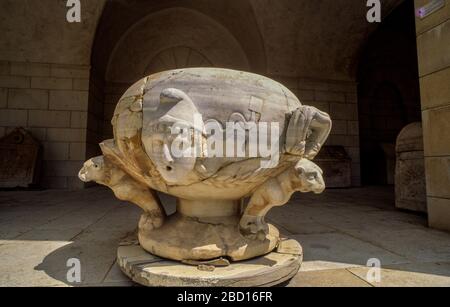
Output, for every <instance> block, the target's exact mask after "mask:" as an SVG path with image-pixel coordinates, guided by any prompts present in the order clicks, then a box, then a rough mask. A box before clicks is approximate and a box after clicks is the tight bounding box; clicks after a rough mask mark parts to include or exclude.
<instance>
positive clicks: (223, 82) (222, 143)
mask: <svg viewBox="0 0 450 307" xmlns="http://www.w3.org/2000/svg"><path fill="white" fill-rule="evenodd" d="M112 125H113V130H114V139H113V140H107V141H104V142H103V143H101V144H100V147H101V150H102V152H103V155H102V156H99V157H95V158H92V159H91V160H88V161H87V162H86V163H85V164H84V166H83V168H82V169H81V171H80V173H79V177H80V179H81V180H83V181H95V182H97V183H99V184H102V185H106V186H108V187H110V188H111V189H112V190H113V192H114V194H115V195H116V197H118V198H119V199H122V200H126V201H130V202H132V203H134V204H136V205H138V206H139V207H141V208H142V210H143V214H142V216H141V219H140V221H139V227H138V238H139V243H140V245H141V246H142V248H144V249H145V250H146V251H148V252H149V253H151V254H152V255H156V256H159V257H162V258H165V259H171V260H174V261H183V262H193V263H199V262H202V261H203V262H208V263H210V261H214V259H228V260H231V262H233V261H242V260H246V259H251V258H255V257H258V256H261V255H265V254H268V253H270V252H272V251H273V250H274V249H276V248H277V246H279V243H280V234H279V232H278V230H277V229H276V228H275V227H274V226H273V225H270V224H268V223H266V221H265V220H264V217H265V215H266V214H267V212H268V211H269V210H270V209H271V208H272V207H274V206H280V205H284V204H285V203H287V202H288V200H289V198H290V197H291V195H292V194H293V193H294V192H296V191H300V192H314V193H321V192H322V191H323V190H324V189H325V184H324V181H323V178H322V171H321V170H320V168H319V167H318V166H316V165H315V164H314V163H313V162H312V161H311V160H312V159H313V158H314V157H315V156H316V155H317V153H318V152H319V150H320V148H321V147H322V145H323V143H324V142H325V140H326V138H327V137H328V135H329V133H330V129H331V120H330V117H329V116H328V114H326V113H324V112H321V111H320V110H318V109H316V108H314V107H309V106H303V105H302V104H301V103H300V101H299V100H298V99H297V98H296V97H295V96H294V95H293V94H292V93H291V92H290V91H289V90H288V89H287V88H286V87H284V86H283V85H281V84H279V83H277V82H275V81H273V80H270V79H268V78H265V77H262V76H259V75H255V74H250V73H245V72H240V71H233V70H226V69H216V68H192V69H180V70H173V71H166V72H162V73H158V74H155V75H151V76H149V77H146V78H144V79H142V80H140V81H138V82H137V83H135V84H134V85H133V86H131V87H130V88H129V89H128V90H127V92H126V93H125V94H124V95H123V96H122V98H121V99H120V101H119V102H118V104H117V107H116V110H115V113H114V116H113V118H112ZM155 191H159V192H163V193H166V194H170V195H173V196H175V197H176V198H177V199H178V203H177V212H176V213H175V214H173V215H171V216H166V214H165V212H164V209H163V207H162V206H161V203H160V201H159V199H158V197H157V194H156V193H155ZM228 260H227V261H228Z"/></svg>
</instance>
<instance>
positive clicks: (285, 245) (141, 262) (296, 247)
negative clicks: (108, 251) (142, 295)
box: [117, 239, 303, 287]
mask: <svg viewBox="0 0 450 307" xmlns="http://www.w3.org/2000/svg"><path fill="white" fill-rule="evenodd" d="M128 244H129V245H122V246H119V248H118V251H117V259H118V261H117V262H118V264H119V266H120V268H121V270H122V271H123V272H124V273H125V274H126V275H127V276H128V277H130V278H131V279H132V280H133V281H134V282H136V283H139V284H141V285H144V286H154V287H178V286H181V287H268V286H275V285H277V284H280V283H283V282H285V281H287V280H289V279H291V278H292V277H294V275H295V274H296V273H297V272H298V270H299V269H300V265H301V262H302V259H303V253H302V248H301V246H300V244H299V243H298V242H297V241H295V240H290V239H282V240H281V241H280V244H279V246H278V247H277V248H276V249H275V250H274V251H273V252H271V253H269V254H267V255H265V256H260V257H257V258H254V259H250V260H245V261H240V262H231V263H230V265H228V266H214V265H211V264H199V265H188V264H183V263H180V262H177V261H172V260H167V259H163V258H160V257H157V256H154V255H152V254H150V253H148V252H146V251H145V250H144V249H143V248H142V247H141V246H140V245H138V244H133V243H132V242H129V243H128ZM210 263H213V262H210Z"/></svg>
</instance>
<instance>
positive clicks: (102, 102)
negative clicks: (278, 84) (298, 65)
mask: <svg viewBox="0 0 450 307" xmlns="http://www.w3.org/2000/svg"><path fill="white" fill-rule="evenodd" d="M222 5H223V6H224V7H226V8H227V9H226V10H220V9H219V8H220V6H222ZM252 14H253V10H252V9H251V5H250V3H249V1H233V2H227V1H223V0H218V1H216V2H215V5H214V6H213V5H210V4H209V5H203V6H199V2H198V1H195V2H194V1H193V2H189V3H187V2H186V1H167V2H164V3H161V2H159V1H149V0H145V1H143V0H137V1H133V2H132V3H126V2H118V1H110V2H108V3H107V4H106V5H105V8H104V11H103V14H102V17H101V19H100V22H99V25H98V28H97V33H96V37H95V40H94V44H93V49H92V56H91V67H92V68H91V77H90V88H89V90H90V95H89V115H88V141H87V148H88V150H87V151H88V153H87V155H88V156H92V155H95V154H97V153H98V146H97V144H98V143H99V142H100V141H102V140H104V139H108V138H111V137H112V130H111V124H110V120H111V117H112V114H113V112H114V109H115V106H116V103H117V101H118V99H119V98H120V96H121V95H122V94H123V93H124V92H125V90H126V89H127V88H128V87H129V86H130V85H131V84H133V83H134V82H135V81H137V80H139V79H141V78H143V77H144V76H147V75H149V74H152V73H155V72H160V71H164V70H169V69H175V68H186V67H206V66H213V67H214V66H216V67H224V68H231V69H239V70H246V71H255V72H261V73H263V72H264V71H265V51H264V44H263V42H262V41H261V35H260V33H259V29H258V26H257V23H256V20H255V18H254V16H253V15H252ZM231 17H233V18H231ZM249 54H251V55H249Z"/></svg>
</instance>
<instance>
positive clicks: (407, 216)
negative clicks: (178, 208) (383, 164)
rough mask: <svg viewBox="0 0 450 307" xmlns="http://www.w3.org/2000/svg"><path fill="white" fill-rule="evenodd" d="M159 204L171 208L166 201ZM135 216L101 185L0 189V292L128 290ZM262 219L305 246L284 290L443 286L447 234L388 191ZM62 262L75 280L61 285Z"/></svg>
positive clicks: (448, 264)
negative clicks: (126, 265) (76, 268)
mask: <svg viewBox="0 0 450 307" xmlns="http://www.w3.org/2000/svg"><path fill="white" fill-rule="evenodd" d="M163 202H165V205H166V210H167V211H168V212H173V210H174V203H173V199H169V198H164V199H163ZM139 215H140V212H139V209H138V208H137V207H135V206H133V205H131V204H128V203H124V202H121V201H119V200H117V199H115V198H114V196H113V194H112V192H111V191H109V190H108V189H106V188H103V187H94V188H89V189H85V190H80V191H62V190H45V191H26V192H25V191H10V192H6V191H5V192H0V286H134V285H135V284H133V283H132V282H131V281H129V280H128V278H127V277H126V276H124V275H123V274H122V273H121V271H120V269H119V268H118V266H117V264H116V257H115V255H116V249H117V245H118V242H119V241H120V240H121V238H123V237H126V236H127V235H128V234H129V233H131V232H133V231H134V230H135V228H136V225H137V221H138V218H139ZM269 219H270V221H271V222H272V223H273V224H275V225H276V226H278V227H279V229H280V230H281V232H282V233H283V234H284V235H286V236H289V237H292V238H295V239H296V240H298V241H299V242H300V243H301V244H302V246H303V249H304V262H303V265H302V268H301V270H300V272H299V273H298V274H297V276H296V277H294V278H293V279H292V280H291V281H290V282H288V283H286V284H285V285H284V286H361V287H371V286H375V287H379V286H450V234H449V233H445V232H440V231H436V230H432V229H429V228H427V225H426V217H425V216H421V215H417V214H413V213H408V212H401V211H398V210H395V209H394V199H393V190H392V189H391V188H386V187H369V188H357V189H345V190H344V189H343V190H340V189H337V190H331V189H330V190H327V191H326V192H325V193H324V194H322V195H310V194H295V195H294V196H293V198H292V199H291V201H290V203H289V204H288V205H286V206H284V207H280V208H275V209H273V210H272V211H271V212H270V214H269ZM70 258H78V259H80V263H81V278H82V280H81V283H70V282H68V281H67V272H68V270H69V269H70V268H69V267H68V266H67V261H68V260H69V259H70ZM369 259H377V260H378V261H380V263H381V267H382V269H381V275H380V276H381V281H379V282H378V281H375V280H367V275H368V272H369V270H370V268H368V267H367V262H368V260H369ZM369 275H370V276H373V275H371V274H369Z"/></svg>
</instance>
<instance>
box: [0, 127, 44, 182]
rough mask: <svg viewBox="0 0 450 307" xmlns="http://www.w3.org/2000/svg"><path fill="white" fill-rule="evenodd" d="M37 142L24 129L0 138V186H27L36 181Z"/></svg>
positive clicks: (37, 165)
mask: <svg viewBox="0 0 450 307" xmlns="http://www.w3.org/2000/svg"><path fill="white" fill-rule="evenodd" d="M39 152H40V146H39V143H38V142H37V141H36V140H35V139H34V138H33V137H32V136H31V135H30V134H29V133H27V132H26V131H25V130H24V129H22V128H18V129H15V130H14V131H13V132H11V133H10V134H8V135H6V136H4V137H3V138H1V139H0V187H2V188H15V187H28V186H30V185H32V184H36V183H37V182H38V179H39V177H38V175H39V173H38V167H39V162H40V161H39Z"/></svg>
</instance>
